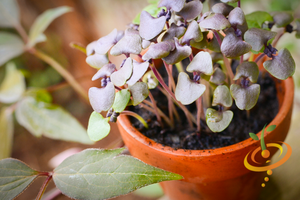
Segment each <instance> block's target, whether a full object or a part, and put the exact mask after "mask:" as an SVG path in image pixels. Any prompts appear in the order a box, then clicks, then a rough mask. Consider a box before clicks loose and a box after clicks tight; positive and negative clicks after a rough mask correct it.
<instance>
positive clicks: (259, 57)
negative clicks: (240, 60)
mask: <svg viewBox="0 0 300 200" xmlns="http://www.w3.org/2000/svg"><path fill="white" fill-rule="evenodd" d="M265 55H266V54H264V53H262V54H260V55H259V56H258V57H257V58H256V59H255V61H254V62H256V63H258V61H259V60H260V59H262V58H263V57H264V56H265Z"/></svg>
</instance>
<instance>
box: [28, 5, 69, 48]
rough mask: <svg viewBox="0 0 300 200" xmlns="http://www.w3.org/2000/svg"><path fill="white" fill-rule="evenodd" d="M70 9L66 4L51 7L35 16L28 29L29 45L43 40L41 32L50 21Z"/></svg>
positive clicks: (31, 45)
mask: <svg viewBox="0 0 300 200" xmlns="http://www.w3.org/2000/svg"><path fill="white" fill-rule="evenodd" d="M71 10H72V9H71V8H70V7H67V6H62V7H58V8H53V9H49V10H46V11H45V12H43V13H42V14H41V15H40V16H38V18H36V20H35V22H34V23H33V25H32V27H31V28H30V31H29V43H28V46H29V47H33V46H34V45H35V44H36V43H38V42H41V41H45V36H44V35H43V32H44V31H45V30H46V28H47V27H48V26H49V25H50V23H51V22H52V21H53V20H55V19H56V18H58V17H60V16H61V15H63V14H65V13H67V12H70V11H71Z"/></svg>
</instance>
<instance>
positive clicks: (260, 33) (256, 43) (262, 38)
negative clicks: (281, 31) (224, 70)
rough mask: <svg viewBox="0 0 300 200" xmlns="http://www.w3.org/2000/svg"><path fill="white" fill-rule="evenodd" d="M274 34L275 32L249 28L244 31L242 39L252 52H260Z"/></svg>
mask: <svg viewBox="0 0 300 200" xmlns="http://www.w3.org/2000/svg"><path fill="white" fill-rule="evenodd" d="M276 34H277V33H276V32H272V31H268V30H264V29H260V28H250V29H249V30H248V31H246V33H245V35H244V38H245V41H246V42H247V43H249V44H250V45H251V46H252V49H253V50H254V51H260V50H261V49H262V48H263V47H264V46H267V43H268V41H269V40H271V39H272V38H274V37H275V36H276Z"/></svg>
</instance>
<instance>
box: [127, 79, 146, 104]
mask: <svg viewBox="0 0 300 200" xmlns="http://www.w3.org/2000/svg"><path fill="white" fill-rule="evenodd" d="M129 90H130V92H131V96H132V105H134V106H136V105H138V104H139V103H141V102H142V101H144V100H145V99H146V98H147V97H148V95H149V89H148V85H147V83H144V82H137V83H135V84H134V85H132V86H129Z"/></svg>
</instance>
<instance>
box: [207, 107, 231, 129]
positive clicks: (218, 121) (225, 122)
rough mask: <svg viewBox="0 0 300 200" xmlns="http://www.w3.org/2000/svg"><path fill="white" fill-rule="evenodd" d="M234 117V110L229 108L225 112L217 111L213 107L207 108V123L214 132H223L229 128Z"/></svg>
mask: <svg viewBox="0 0 300 200" xmlns="http://www.w3.org/2000/svg"><path fill="white" fill-rule="evenodd" d="M232 118H233V112H232V111H231V110H227V111H224V112H219V111H216V110H214V109H212V108H208V109H207V110H206V123H207V126H208V127H209V129H210V130H211V131H213V132H221V131H223V130H224V129H225V128H227V127H228V126H229V124H230V122H231V120H232Z"/></svg>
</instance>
